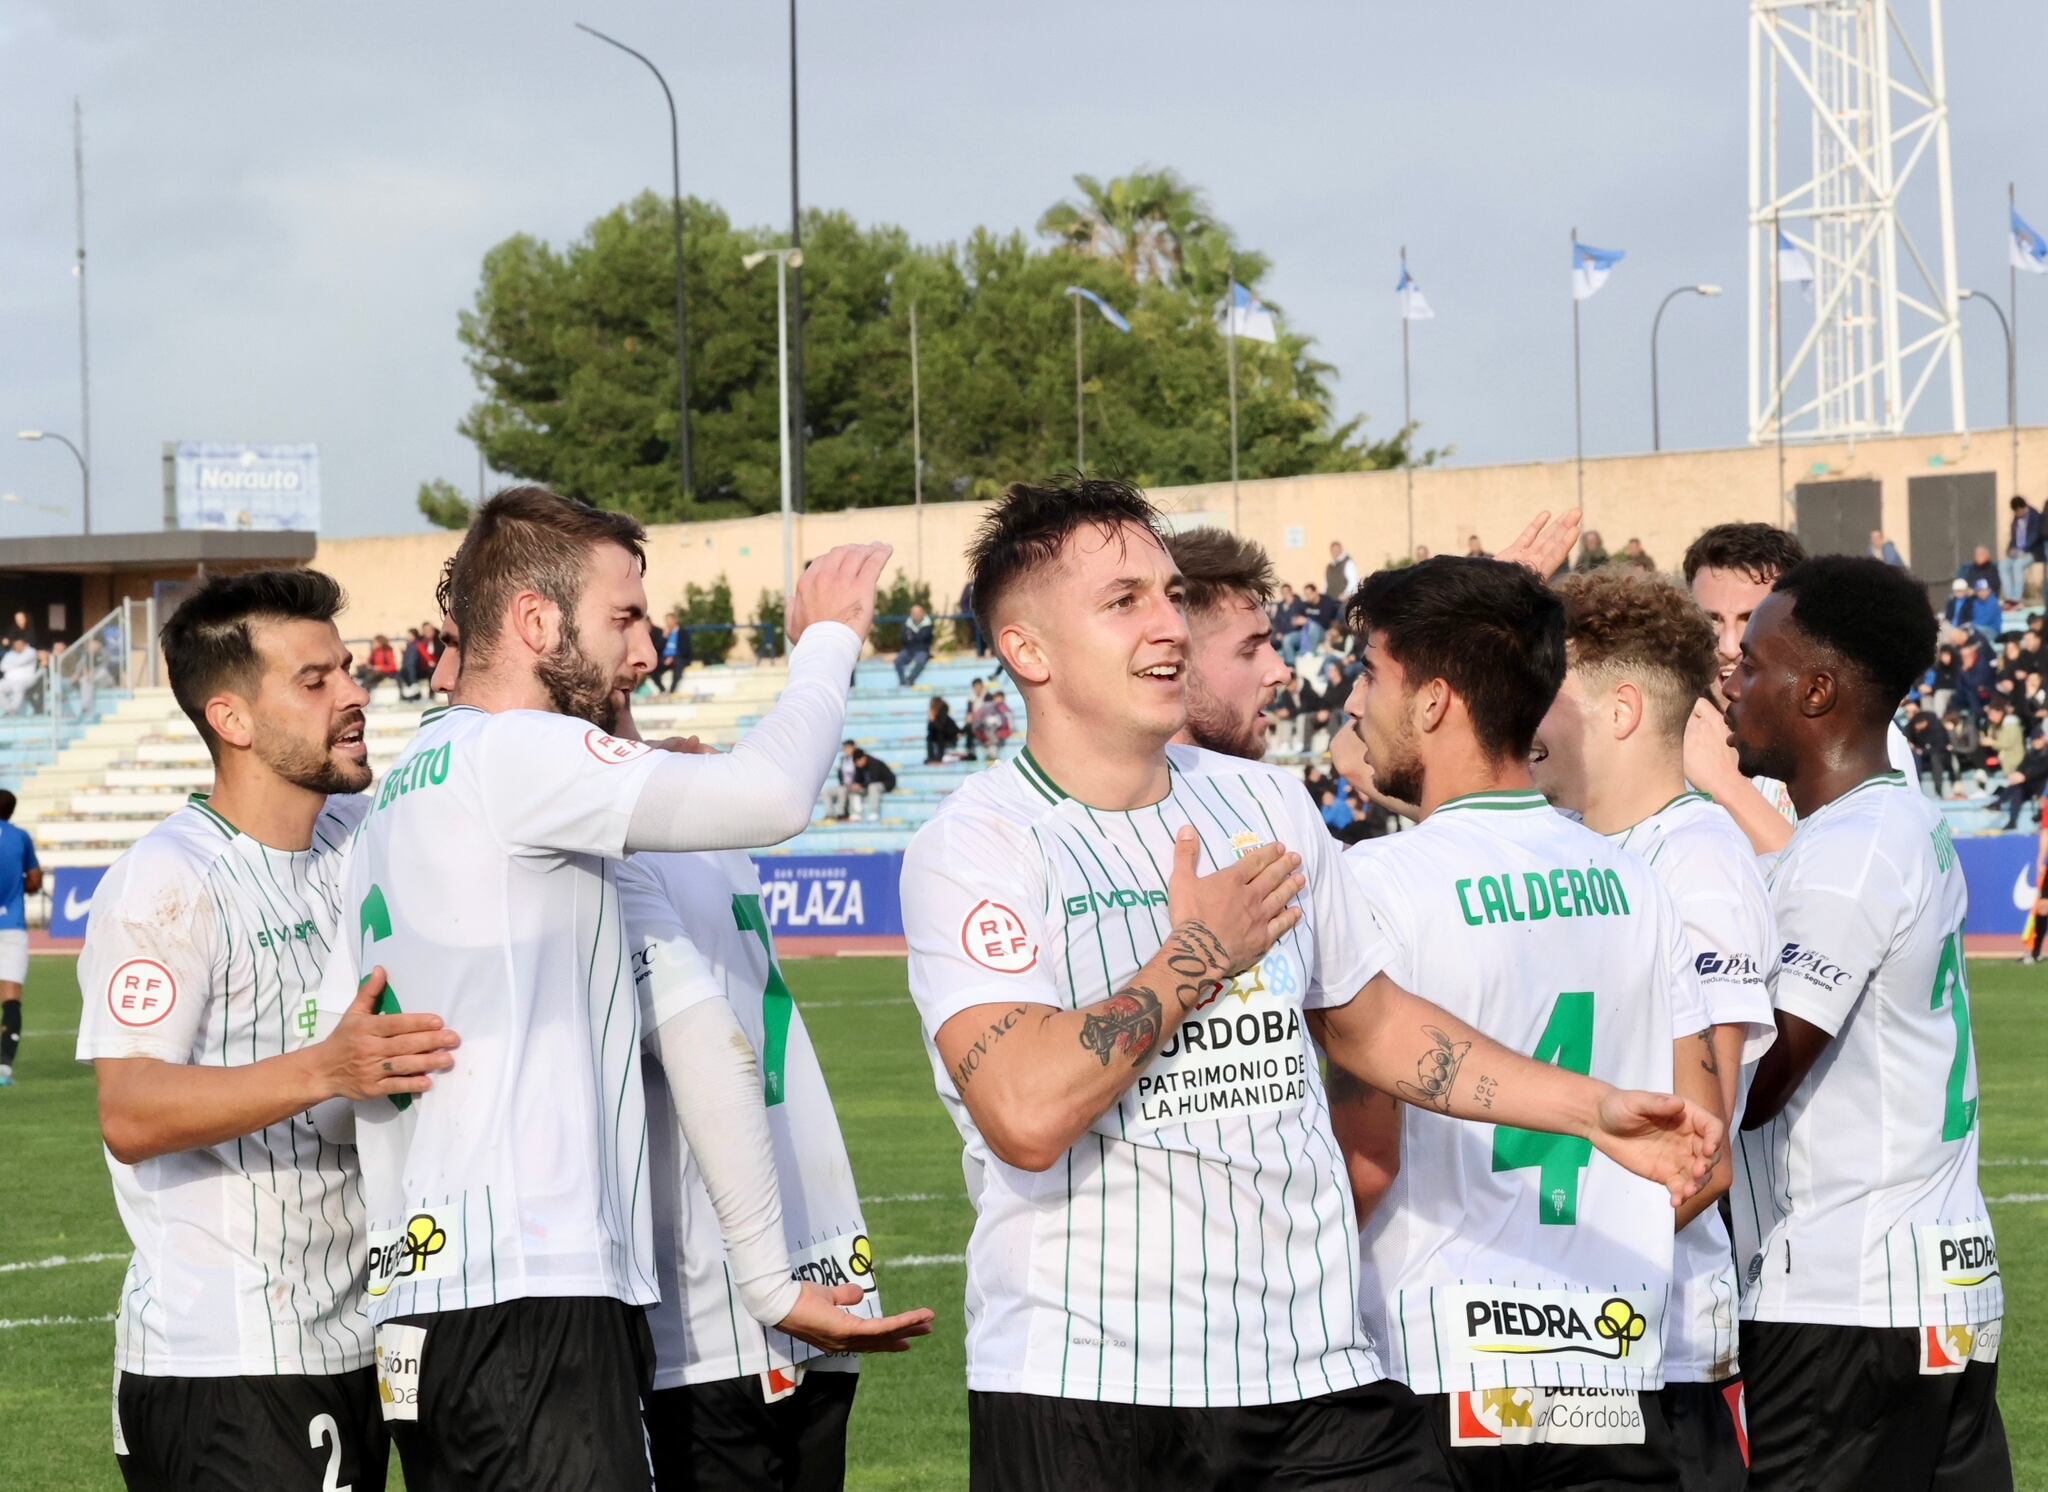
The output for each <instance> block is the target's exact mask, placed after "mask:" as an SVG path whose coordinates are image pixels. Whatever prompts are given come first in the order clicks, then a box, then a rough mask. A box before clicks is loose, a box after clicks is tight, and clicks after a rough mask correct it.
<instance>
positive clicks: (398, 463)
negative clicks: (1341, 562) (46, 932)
mask: <svg viewBox="0 0 2048 1492" xmlns="http://www.w3.org/2000/svg"><path fill="white" fill-rule="evenodd" d="M1904 8H1905V9H1906V10H1907V11H1908V12H1911V11H1914V10H1916V9H1923V8H1924V0H1923V3H1922V4H1920V5H1916V4H1915V3H1914V0H1906V3H1905V7H1904ZM1948 10H1949V19H1948V56H1949V93H1950V101H1951V109H1952V114H1953V130H1954V156H1955V201H1956V214H1957V230H1958V237H1959V251H1958V261H1959V267H1960V277H1961V279H1962V281H1963V283H1964V284H1978V285H1981V286H1983V287H1984V288H1986V289H1988V290H1991V291H1993V292H1994V293H1996V294H1997V295H1998V296H1999V297H2000V298H2001V299H2002V298H2003V296H2004V291H2005V283H2006V276H2005V240H2004V237H2003V224H2004V206H2005V204H2004V195H2005V183H2006V181H2007V180H2008V179H2009V178H2013V177H2017V178H2018V179H2019V181H2020V194H2021V210H2022V212H2026V211H2028V208H2029V204H2030V203H2031V204H2032V215H2033V217H2034V218H2035V221H2036V222H2037V223H2039V224H2040V225H2041V226H2043V227H2044V228H2048V151H2044V149H2043V146H2042V134H2041V128H2040V124H2039V108H2038V105H2037V103H2036V98H2037V96H2038V92H2039V87H2040V84H2039V76H2038V63H2039V59H2040V57H2041V56H2042V55H2043V54H2044V43H2048V6H2043V5H2041V4H2040V3H2039V0H1973V3H1971V4H1968V5H1952V6H1950V7H1949V8H1948ZM579 18H580V19H584V20H587V21H589V22H590V23H591V24H593V25H596V26H599V27H601V28H603V29H605V30H608V31H611V32H613V33H614V34H616V35H619V36H621V37H623V38H624V39H626V40H628V41H630V42H632V43H633V44H634V45H636V46H638V47H639V48H640V49H641V50H643V51H645V52H647V53H648V54H649V55H651V56H652V57H653V58H654V59H655V60H656V61H657V62H659V63H660V64H661V65H662V66H663V68H664V69H665V70H666V71H667V72H668V74H669V77H670V81H671V83H672V84H673V85H674V86H675V88H676V91H677V94H678V99H679V103H680V106H681V110H682V124H683V139H684V146H683V149H684V183H685V188H686V190H689V191H692V192H695V193H697V194H699V195H702V196H705V197H709V198H712V199H714V200H716V201H718V202H720V203H722V204H723V205H724V206H725V207H726V208H727V209H728V210H730V211H731V213H732V214H733V216H734V217H735V218H736V219H738V220H739V221H742V222H749V223H769V222H781V221H786V219H787V214H788V192H789V186H788V177H787V154H786V152H787V135H786V133H785V129H786V126H785V118H786V115H785V109H786V88H787V71H786V68H787V59H786V52H785V38H786V32H785V19H784V11H783V7H782V6H781V5H780V4H778V3H775V0H741V3H738V4H724V5H709V4H699V5H688V4H673V3H666V4H658V3H654V0H582V3H581V4H580V5H576V4H571V5H554V4H547V3H542V0H501V3H494V4H488V5H486V4H482V3H477V0H469V3H460V4H458V3H433V4H422V3H418V0H414V3H411V4H396V3H389V0H356V3H353V4H350V5H345V6H341V5H334V6H322V7H313V6H282V5H267V4H259V3H256V0H240V3H230V0H181V3H179V4H177V5H170V4H146V5H136V4H132V3H117V0H63V3H46V0H0V187H4V193H5V203H6V205H5V207H4V209H0V426H4V432H0V433H11V432H12V431H13V430H15V429H16V428H18V427H22V426H47V427H49V428H52V429H57V430H63V431H66V432H72V433H75V431H76V428H77V425H78V394H77V343H76V322H75V315H76V309H75V298H74V289H73V282H72V279H71V276H70V263H71V254H72V191H71V142H70V120H71V116H70V105H71V99H72V97H73V95H74V94H75V95H79V96H81V97H83V99H84V100H85V106H86V142H87V172H88V181H87V217H88V238H89V247H90V250H91V255H92V258H91V272H92V278H91V293H92V327H93V340H92V359H93V390H94V405H93V412H94V426H95V428H94V433H93V441H94V448H95V454H96V458H97V460H96V472H97V482H96V487H97V504H96V507H97V512H96V515H95V517H96V524H95V526H96V527H99V528H101V529H105V530H112V529H115V528H124V529H132V528H143V527H152V526H155V525H156V524H157V523H158V522H159V521H160V513H161V502H162V497H161V491H162V487H161V476H160V465H159V452H160V447H161V442H162V441H163V440H165V439H166V438H176V437H186V438H198V439H225V440H233V439H248V440H313V441H318V442H319V444H320V446H321V451H322V462H323V485H324V488H325V501H326V514H327V528H328V531H329V532H332V533H337V534H345V535H352V534H369V533H387V532H397V531H404V530H408V529H412V528H416V527H418V526H420V520H419V519H418V518H417V516H416V515H415V513H414V511H413V493H414V491H415V488H416V486H417V484H418V482H419V481H420V480H421V479H422V478H424V477H430V476H446V477H449V478H451V479H453V480H454V481H456V482H457V483H458V484H461V485H463V486H464V487H472V486H473V485H474V484H475V481H476V456H475V452H474V449H473V448H472V447H470V446H469V445H468V444H467V443H466V442H464V441H463V440H462V439H461V438H460V437H459V436H457V435H456V434H455V423H456V421H457V420H458V419H459V418H460V416H461V414H462V412H463V411H464V409H466V408H467V406H468V404H469V403H470V401H471V399H472V397H473V395H474V388H473V385H472V383H471V380H470V378H469V375H468V373H467V371H466V370H465V368H464V367H463V364H462V360H461V356H460V348H459V346H458V344H457V342H456V340H455V318H456V313H457V312H458V310H460V309H461V308H462V307H463V306H465V305H466V304H468V302H469V300H470V298H471V294H472V292H473V290H474V287H475V283H476V275H477V268H478V264H479V262H480V259H481V256H482V254H483V252H484V251H485V249H487V248H488V247H489V246H490V245H491V244H493V243H495V242H497V241H498V240H500V239H502V238H504V237H505V236H506V235H508V234H511V233H514V232H517V231H520V230H525V231H529V232H533V233H537V234H540V235H542V236H544V237H546V238H548V239H550V240H553V241H556V242H560V241H563V240H566V239H568V238H570V237H572V236H574V235H575V234H576V233H578V232H579V231H580V230H581V229H582V227H583V226H584V225H585V224H586V223H587V222H588V221H589V220H590V219H591V218H593V217H595V216H596V215H598V214H599V213H602V212H604V211H605V210H606V209H608V208H610V207H611V206H613V205H614V204H615V203H617V202H619V201H620V200H622V199H623V198H625V197H628V196H630V195H631V194H633V193H634V192H636V191H638V190H640V189H642V188H645V187H649V186H665V183H666V181H667V173H668V159H667V147H666V136H665V133H664V128H665V122H666V121H665V115H664V114H663V111H662V105H661V100H660V95H659V91H658V90H657V89H656V88H655V86H654V83H653V80H652V79H651V78H649V77H648V76H646V74H645V73H644V71H642V70H641V69H640V68H639V67H638V65H637V64H635V63H633V62H632V61H631V59H629V58H626V57H623V56H621V55H619V54H617V53H615V52H612V51H610V50H609V49H607V48H605V47H604V46H602V45H601V44H599V43H597V42H594V41H591V40H589V39H588V38H585V37H583V36H582V35H580V34H579V33H577V32H575V31H573V30H572V29H571V27H570V23H571V21H572V20H574V19H579ZM802 25H803V33H802V43H803V46H802V63H803V80H802V81H803V107H804V156H803V172H804V180H803V186H804V198H805V200H806V202H807V203H812V204H817V205H822V206H834V207H843V208H846V209H848V210H850V211H852V212H853V213H855V214H856V215H857V216H859V217H861V218H862V219H864V220H885V221H893V222H898V223H901V224H903V225H904V226H906V227H907V228H908V229H909V230H910V232H911V233H912V234H913V235H914V236H916V237H917V238H919V239H921V240H925V241H943V240H948V239H952V238H957V237H959V236H961V235H962V234H964V233H965V232H966V231H967V230H968V229H969V228H971V227H972V226H973V225H975V224H977V223H986V224H989V225H991V226H996V227H1012V226H1021V227H1029V226H1030V224H1031V223H1033V222H1034V221H1035V219H1036V218H1037V215H1038V214H1039V212H1040V211H1042V210H1043V209H1044V208H1045V206H1046V205H1047V204H1049V203H1050V202H1052V201H1053V200H1055V199H1056V198H1058V197H1060V196H1061V195H1063V194H1064V193H1065V192H1066V191H1067V189H1068V184H1069V178H1070V177H1071V176H1072V174H1073V173H1075V172H1077V171H1088V172H1094V173H1096V174H1098V175H1111V174H1115V173H1117V172H1120V171H1124V170H1127V169H1129V168H1131V167H1133V166H1136V165H1138V164H1141V163H1151V164H1160V165H1170V166H1173V167H1175V168H1177V169H1178V170H1180V171H1181V172H1182V173H1184V174H1185V175H1186V176H1188V177H1189V178H1191V179H1192V180H1194V181H1195V182H1197V183H1199V184H1200V185H1201V186H1202V187H1204V188H1205V189H1206V190H1207V191H1208V193H1209V194H1210V197H1211V199H1212V200H1213V202H1214V205H1215V207H1216V209H1217V211H1218V212H1219V213H1220V214H1221V215H1222V216H1223V217H1224V218H1225V219H1226V220H1227V221H1229V222H1230V223H1231V224H1232V225H1234V226H1235V227H1236V229H1237V230H1238V232H1239V233H1240V235H1241V236H1242V238H1243V240H1244V241H1245V242H1246V243H1248V244H1251V245H1253V246H1256V247H1258V248H1260V249H1262V250H1264V251H1266V252H1267V253H1269V254H1271V255H1272V256H1273V258H1274V261H1275V270H1274V274H1273V276H1272V279H1271V281H1270V284H1269V288H1270V291H1271V294H1272V297H1273V299H1274V300H1275V301H1277V302H1278V303H1279V304H1280V305H1281V306H1282V307H1283V308H1284V309H1285V311H1286V313H1287V314H1288V316H1289V317H1290V319H1291V322H1292V324H1293V325H1294V326H1296V327H1297V328H1298V329H1301V330H1304V331H1306V332H1308V333H1310V334H1312V335H1313V336H1315V337H1316V338H1317V340H1318V343H1319V349H1320V352H1321V354H1322V355H1323V356H1324V357H1325V358H1326V359H1328V360H1329V361H1331V362H1333V363H1334V364H1335V365H1336V366H1337V368H1338V369H1339V372H1340V382H1339V385H1338V388H1339V398H1340V403H1341V406H1342V408H1343V410H1344V412H1346V413H1352V412H1361V411H1362V412H1364V413H1367V414H1369V415H1370V416H1371V418H1372V425H1371V427H1370V428H1372V429H1373V430H1376V431H1380V432H1386V431H1390V430H1392V429H1393V428H1394V427H1395V426H1396V425H1398V423H1399V420H1400V358H1399V342H1398V324H1397V322H1396V321H1395V320H1394V315H1393V304H1394V303H1393V296H1392V293H1391V292H1392V286H1393V282H1394V277H1395V273H1396V254H1397V250H1398V248H1399V246H1400V245H1401V244H1402V243H1404V242H1405V243H1406V244H1407V245H1408V246H1409V252H1410V260H1411V263H1412V265H1413V267H1414V269H1415V272H1416V274H1417V276H1418V278H1419V279H1420V280H1421V282H1422V284H1423V285H1424V287H1425V289H1426V290H1427V292H1428V294H1429V297H1430V299H1431V301H1432V302H1433V303H1434V305H1435V307H1436V309H1437V312H1438V319H1437V320H1436V321H1434V322H1431V323H1428V324H1427V325H1424V326H1422V327H1420V328H1418V330H1417V361H1416V375H1415V389H1416V412H1417V415H1418V417H1419V418H1421V419H1422V420H1423V421H1424V427H1423V436H1424V439H1425V440H1426V441H1428V442H1429V443H1432V444H1442V443H1450V444H1452V445H1454V446H1455V448H1456V459H1457V460H1458V461H1459V462H1460V463H1472V462H1491V461H1512V460H1523V459H1536V458H1544V457H1558V456H1567V455H1569V454H1570V451H1571V438H1572V432H1571V385H1570V371H1571V370H1570V332H1571V319H1570V303H1569V301H1568V299H1567V296H1566V282H1567V274H1568V268H1569V265H1568V258H1567V234H1568V232H1569V230H1570V228H1571V227H1572V226H1573V225H1574V224H1577V225H1578V226H1579V228H1580V230H1581V233H1582V236H1583V237H1585V238H1586V239H1587V240H1588V241H1590V242H1593V243H1597V244H1600V245H1603V246H1610V247H1619V248H1623V249H1626V250H1627V251H1628V255H1629V257H1628V260H1627V262H1626V263H1624V264H1623V265H1622V266H1621V268H1620V269H1619V270H1618V271H1617V272H1616V275H1615V277H1614V279H1613V280H1612V281H1611V282H1610V284H1609V286H1608V288H1607V290H1606V291H1605V292H1603V293H1602V294H1601V296H1600V297H1599V298H1598V299H1597V300H1595V301H1593V302H1592V303H1590V304H1589V305H1588V307H1587V308H1586V389H1587V417H1586V440H1587V449H1588V451H1589V452H1590V453H1605V452H1618V451H1632V450H1639V449H1644V448H1646V447H1647V446H1648V444H1649V409H1648V398H1647V391H1646V372H1645V370H1646V367H1647V339H1648V329H1649V320H1650V315H1651V313H1652V311H1653V310H1654V308H1655V305H1656V302H1657V300H1658V298H1659V297H1660V296H1661V295H1662V294H1663V292H1664V291H1665V290H1668V289H1669V288H1671V287H1672V286H1675V285H1678V284H1681V283H1686V282H1689V281H1695V280H1713V281H1719V282H1720V283H1721V284H1723V285H1725V286H1727V287H1728V290H1729V292H1730V293H1729V294H1728V295H1727V296H1725V297H1724V298H1723V299H1721V300H1720V301H1718V302H1697V301H1690V302H1682V303H1680V304H1678V305H1675V306H1674V307H1673V308H1672V311H1671V314H1670V315H1669V316H1668V317H1667V318H1666V321H1665V327H1664V342H1663V346H1664V355H1665V358H1664V400H1665V434H1666V443H1667V445H1681V446H1683V445H1690V446H1718V445H1730V444H1735V443H1737V442H1739V441H1740V440H1741V438H1742V435H1743V421H1744V415H1743V397H1744V395H1743V355H1744V354H1743V346H1744V344H1743V325H1744V322H1743V318H1744V299H1743V295H1742V283H1743V273H1744V268H1743V265H1744V260H1743V218H1744V213H1745V207H1746V201H1745V189H1744V182H1745V171H1746V166H1745V156H1744V150H1745V94H1746V85H1745V74H1744V66H1745V25H1746V21H1745V7H1744V6H1743V5H1742V4H1740V3H1739V0H1717V3H1712V4H1709V3H1705V0H1690V3H1686V4H1682V5H1633V6H1609V7H1604V8H1597V9H1594V10H1586V9H1583V8H1572V7H1566V6H1562V5H1541V6H1538V5H1511V4H1505V3H1491V4H1480V3H1474V0H1437V3H1433V4H1427V5H1416V4H1395V3H1392V0H1369V3H1366V0H1352V3H1312V0H1287V3H1269V4H1250V3H1243V0H1240V3H1236V4H1230V3H1216V0H1172V3H1168V0H1147V3H1136V0H1123V3H1102V0H1095V3H1086V4H1083V3H1072V0H1032V3H1029V4H1025V3H1018V0H1011V3H1008V4H978V5H962V4H959V3H945V0H866V3H860V4H855V3H851V0H806V5H805V10H804V13H803V18H802ZM2021 288H2022V292H2023V296H2024V297H2025V305H2026V313H2025V317H2024V318H2023V319H2024V320H2025V321H2026V327H2027V328H2032V327H2040V328H2042V331H2041V332H2040V333H2038V334H2035V335H2032V336H2030V337H2023V340H2024V342H2025V350H2024V351H2023V355H2022V369H2021V382H2022V389H2023V395H2022V399H2023V406H2022V415H2023V417H2025V418H2031V419H2035V420H2041V419H2048V319H2044V318H2048V283H2044V282H2043V281H2039V280H2036V281H2034V282H2032V283H2031V284H2026V285H2023V286H2022V287H2021ZM2036 308H2038V309H2036ZM1979 317H1982V318H1983V321H1982V322H1981V324H1980V323H1979V322H1978V321H1977V318H1979ZM1964 325H1965V332H1966V337H1967V340H1968V343H1969V348H1968V361H1967V368H1968V378H1969V381H1970V414H1971V419H1972V422H1973V423H1974V424H1977V425H1990V424H1994V423H1999V422H2002V420H2003V418H2004V410H2003V385H2002V378H2003V368H2002V349H2001V348H2000V347H1999V345H1998V339H1997V333H1996V331H1995V329H1994V328H1993V327H1992V325H1991V321H1990V318H1989V315H1988V313H1987V312H1983V311H1980V310H1975V309H1972V308H1969V307H1965V309H1964ZM771 334H772V333H771V330H770V329H769V328H767V327H764V328H763V335H764V336H765V335H771ZM5 492H13V493H17V494H19V495H21V496H22V497H23V498H24V499H26V502H25V503H24V504H0V539H4V538H5V537H7V536H8V535H17V536H18V535H21V534H26V533H31V532H45V531H54V530H58V529H61V528H63V527H64V526H65V525H66V523H67V522H71V523H75V518H73V519H66V518H64V517H60V516H58V515H54V514H46V513H42V512H39V511H36V510H35V509H34V508H33V507H31V506H29V505H30V504H38V503H41V504H49V505H53V506H61V507H64V508H65V509H66V511H67V512H75V506H74V505H75V503H76V495H77V482H76V472H75V468H73V467H72V465H71V463H70V461H69V459H68V458H67V457H66V456H65V454H64V452H63V451H62V450H61V449H60V448H57V447H54V446H52V445H50V444H48V443H44V444H42V445H40V446H36V445H26V444H21V443H18V442H16V441H13V440H4V439H0V493H5Z"/></svg>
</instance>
